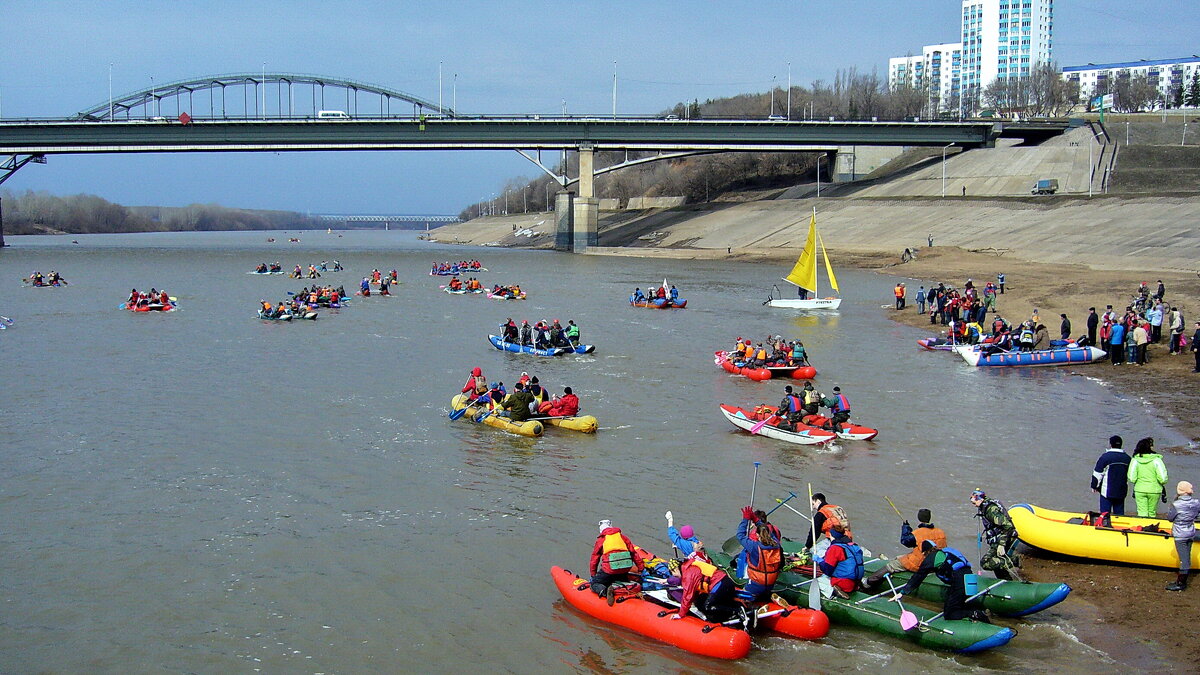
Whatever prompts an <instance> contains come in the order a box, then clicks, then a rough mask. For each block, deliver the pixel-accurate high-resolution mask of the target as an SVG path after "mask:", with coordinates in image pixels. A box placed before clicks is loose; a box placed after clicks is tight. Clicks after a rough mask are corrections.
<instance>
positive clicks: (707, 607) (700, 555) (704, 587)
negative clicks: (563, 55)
mask: <svg viewBox="0 0 1200 675" xmlns="http://www.w3.org/2000/svg"><path fill="white" fill-rule="evenodd" d="M679 576H680V581H679V585H680V586H681V587H682V589H683V597H682V598H680V600H679V611H678V612H676V613H674V614H672V615H671V618H672V619H682V618H683V617H685V616H687V614H688V611H689V610H691V608H692V603H696V604H697V605H698V606H699V607H700V611H701V613H703V614H704V618H705V619H707V620H709V621H715V622H721V621H725V620H727V619H729V617H731V616H733V613H734V612H735V611H737V604H736V601H735V600H734V592H735V591H736V590H737V588H736V587H735V586H734V584H733V580H732V579H730V578H729V576H728V575H726V574H725V572H723V571H721V568H719V567H717V566H716V565H714V564H713V562H712V559H710V558H709V557H708V553H707V552H706V551H705V550H704V542H697V543H696V545H695V550H694V551H692V553H691V554H690V555H689V556H688V557H687V559H686V560H684V561H683V564H682V565H680V566H679Z"/></svg>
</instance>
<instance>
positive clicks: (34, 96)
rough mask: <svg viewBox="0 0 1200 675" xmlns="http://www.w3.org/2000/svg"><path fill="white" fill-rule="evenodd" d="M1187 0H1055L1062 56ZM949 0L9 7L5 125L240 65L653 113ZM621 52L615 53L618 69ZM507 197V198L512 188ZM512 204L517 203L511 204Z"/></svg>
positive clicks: (402, 208) (181, 191) (330, 165)
mask: <svg viewBox="0 0 1200 675" xmlns="http://www.w3.org/2000/svg"><path fill="white" fill-rule="evenodd" d="M1196 9H1197V7H1196V6H1194V5H1193V4H1192V3H1191V2H1184V1H1182V0H1136V1H1132V2H1131V1H1130V0H1057V1H1056V2H1055V7H1054V56H1055V60H1056V61H1058V63H1059V65H1060V66H1067V65H1081V64H1086V63H1089V62H1092V63H1104V62H1115V61H1127V60H1138V59H1160V58H1177V57H1183V56H1190V55H1192V54H1193V53H1198V52H1200V44H1196V42H1195V41H1194V40H1191V41H1189V39H1188V38H1187V37H1186V36H1189V35H1191V36H1195V35H1198V34H1200V12H1198V11H1196ZM960 10H961V2H960V1H959V0H876V1H870V2H868V1H865V0H789V1H774V0H767V1H761V2H749V3H733V2H704V1H699V0H693V1H690V2H680V1H679V0H676V1H675V2H657V1H652V0H642V1H628V2H626V1H614V2H587V3H581V2H561V1H560V2H539V1H528V2H498V1H495V0H493V1H491V2H469V1H458V2H456V1H453V0H449V1H447V0H442V1H437V2H430V1H425V2H409V1H407V0H393V1H390V2H389V1H361V2H342V1H338V0H326V1H325V2H310V1H308V0H294V1H291V2H281V1H277V0H256V1H255V2H245V1H244V0H236V1H228V2H226V1H208V0H190V1H188V2H172V1H162V0H158V1H152V2H149V1H148V2H142V1H134V0H108V1H100V2H97V1H95V0H90V1H87V2H56V1H53V0H4V3H3V8H2V11H0V44H3V45H4V49H3V51H2V52H0V119H11V118H23V117H68V116H70V115H72V114H74V113H75V112H77V111H79V110H82V109H85V108H88V107H90V106H93V105H95V104H98V103H101V102H103V101H106V100H107V99H108V86H109V71H110V64H111V72H112V88H113V93H114V94H115V95H116V96H120V95H121V94H124V93H132V92H134V91H138V90H141V89H144V88H147V87H149V86H150V85H151V78H153V80H154V81H158V82H167V81H175V80H186V79H192V78H196V77H204V76H208V75H216V74H223V73H239V72H260V71H261V70H262V69H263V68H264V67H265V69H266V70H267V71H268V72H291V73H311V74H319V75H325V76H329V77H342V78H346V79H353V80H360V81H365V82H371V83H375V84H379V85H382V86H385V87H388V88H390V89H395V90H399V91H402V92H406V93H409V94H413V95H416V96H419V97H421V98H424V99H426V100H430V101H437V100H438V95H439V87H438V68H439V63H440V64H441V70H442V82H443V84H442V89H441V94H442V96H443V100H444V101H445V103H446V105H447V106H448V105H449V104H450V97H451V89H450V87H451V84H450V83H451V82H452V81H453V80H454V76H455V75H457V85H456V86H455V87H454V89H455V93H456V101H457V105H458V110H459V111H460V112H462V113H464V114H485V115H486V114H510V113H513V114H517V113H519V114H535V113H536V114H554V113H557V112H559V111H560V110H561V108H562V102H563V101H564V100H565V101H566V106H567V109H568V111H569V112H570V113H573V114H582V113H597V114H600V113H609V114H611V111H612V95H613V93H612V84H613V72H614V68H615V71H616V73H617V112H618V114H656V113H660V112H661V111H663V110H665V109H667V108H669V107H671V106H673V105H674V104H675V103H678V102H681V101H689V100H692V99H699V100H701V101H703V100H705V99H708V98H720V97H725V96H732V95H736V94H740V93H749V92H765V91H769V90H770V88H771V87H772V85H773V84H774V85H777V86H779V87H784V86H786V83H787V81H788V74H789V63H790V73H791V79H792V82H793V84H796V85H807V84H810V83H812V82H813V81H815V80H824V81H829V80H831V79H832V78H833V76H834V74H835V73H836V72H837V71H838V70H839V69H847V68H857V69H858V70H859V71H860V72H864V71H865V72H870V71H872V70H876V71H877V72H878V73H879V74H880V75H886V72H887V60H888V58H889V57H893V56H903V55H905V54H909V53H920V49H921V47H922V45H926V44H937V43H942V42H956V41H958V39H959V38H958V34H959V15H960ZM614 62H615V66H614ZM539 175H541V172H540V170H539V169H538V168H537V167H535V166H534V165H533V164H531V163H530V162H528V161H527V160H525V159H524V158H523V157H521V156H520V155H519V154H517V153H516V152H513V151H499V150H497V151H486V152H479V151H475V152H468V151H423V152H417V151H409V152H321V153H317V152H314V153H251V154H243V153H203V154H192V153H180V154H148V155H54V156H51V157H49V161H48V163H47V164H44V165H34V164H30V165H28V166H26V167H25V168H23V169H21V170H20V171H19V172H17V174H15V175H14V176H13V177H12V178H10V179H9V180H8V181H7V182H6V183H4V185H3V189H7V190H10V191H14V192H22V191H24V190H39V191H47V192H50V193H52V194H59V195H70V194H79V193H87V194H94V195H98V196H100V197H103V198H105V199H108V200H110V201H113V202H116V203H120V204H125V205H161V206H183V205H187V204H194V203H217V204H222V205H225V206H231V207H240V208H254V209H281V210H291V211H299V212H301V213H306V212H307V213H388V214H426V215H428V214H456V213H458V212H459V211H460V210H461V209H463V208H465V207H466V206H467V205H469V204H472V203H475V202H477V201H480V200H483V199H488V198H490V197H491V196H492V195H493V194H502V193H503V188H504V186H505V184H507V183H509V182H510V181H511V180H513V179H514V178H520V177H527V178H533V177H536V176H539ZM514 200H515V198H514ZM514 208H517V207H516V206H515V205H514Z"/></svg>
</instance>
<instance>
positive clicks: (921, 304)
mask: <svg viewBox="0 0 1200 675" xmlns="http://www.w3.org/2000/svg"><path fill="white" fill-rule="evenodd" d="M924 313H925V287H924V286H922V287H920V288H918V289H917V314H924Z"/></svg>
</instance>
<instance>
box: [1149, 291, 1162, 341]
mask: <svg viewBox="0 0 1200 675" xmlns="http://www.w3.org/2000/svg"><path fill="white" fill-rule="evenodd" d="M1146 320H1147V321H1149V322H1150V341H1151V342H1153V343H1154V344H1158V341H1159V340H1161V339H1162V322H1163V304H1162V301H1161V300H1160V301H1158V302H1156V303H1154V306H1153V307H1151V308H1150V309H1149V310H1148V311H1147V312H1146Z"/></svg>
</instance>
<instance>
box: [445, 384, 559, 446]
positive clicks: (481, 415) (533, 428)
mask: <svg viewBox="0 0 1200 675" xmlns="http://www.w3.org/2000/svg"><path fill="white" fill-rule="evenodd" d="M450 409H451V410H453V411H454V412H458V411H460V410H463V409H465V412H464V414H463V415H461V417H462V418H463V419H468V420H471V421H472V422H476V423H482V424H486V425H488V426H489V427H495V428H497V429H503V430H504V431H507V432H509V433H510V434H518V435H521V436H530V437H534V438H536V437H538V436H541V435H542V432H543V431H544V430H545V429H544V427H543V426H542V423H541V422H539V421H537V420H526V421H524V422H514V421H512V420H510V419H508V418H507V417H501V416H499V415H497V414H495V413H493V412H490V411H488V410H487V409H485V408H483V407H482V406H477V405H470V404H469V399H468V398H467V397H466V395H464V394H458V395H457V396H455V397H454V398H452V399H450ZM451 419H456V418H454V417H452V418H451Z"/></svg>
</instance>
